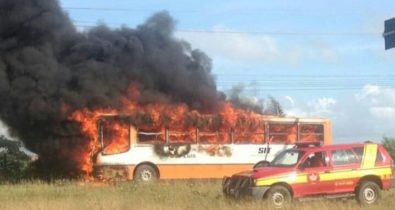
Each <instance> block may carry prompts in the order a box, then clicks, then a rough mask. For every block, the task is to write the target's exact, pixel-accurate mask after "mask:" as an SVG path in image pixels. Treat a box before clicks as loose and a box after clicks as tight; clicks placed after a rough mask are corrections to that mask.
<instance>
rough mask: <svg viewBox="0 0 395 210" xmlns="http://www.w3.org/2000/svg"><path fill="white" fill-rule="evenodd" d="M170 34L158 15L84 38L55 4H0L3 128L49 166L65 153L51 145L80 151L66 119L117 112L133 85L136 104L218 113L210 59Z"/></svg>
mask: <svg viewBox="0 0 395 210" xmlns="http://www.w3.org/2000/svg"><path fill="white" fill-rule="evenodd" d="M174 28H175V21H174V20H173V19H172V18H171V17H170V15H169V14H168V13H167V12H160V13H157V14H154V15H153V16H152V17H150V18H148V19H147V20H146V22H145V23H143V24H141V25H139V26H137V27H136V28H128V27H122V28H119V29H115V30H113V29H110V28H108V27H107V26H105V25H99V26H97V27H94V28H92V29H89V30H87V31H83V32H81V31H78V30H77V29H76V27H75V26H74V25H73V24H72V22H71V20H70V18H69V17H68V15H67V14H66V13H65V12H64V11H63V10H62V9H61V8H60V6H59V3H58V1H56V0H0V118H1V120H3V121H4V122H5V123H6V124H7V125H8V126H9V127H10V131H11V134H12V135H13V136H14V137H18V138H19V139H21V140H23V142H24V143H25V145H26V146H27V148H29V149H30V150H32V151H34V152H36V153H38V154H39V155H41V158H44V159H45V157H51V158H48V160H54V158H53V155H52V156H51V155H47V154H49V153H51V154H52V153H53V154H55V156H56V157H62V156H61V155H62V153H61V152H58V151H53V150H51V149H48V148H52V147H53V146H48V145H56V146H57V147H67V146H68V147H83V146H84V142H83V140H81V139H83V138H82V137H81V136H80V135H81V134H80V129H79V126H78V125H76V124H74V123H73V122H69V121H68V117H69V115H70V113H72V112H73V111H75V110H78V109H80V108H82V107H87V108H91V109H94V108H99V107H115V108H117V107H119V106H120V104H119V97H120V96H122V95H125V94H126V91H127V89H128V86H129V85H130V84H131V83H138V84H139V86H140V88H141V89H142V95H141V97H140V98H139V99H138V100H139V102H140V103H150V102H153V101H157V100H165V101H174V102H183V103H186V104H188V105H189V106H190V107H191V108H193V109H197V110H200V111H202V112H210V111H212V110H214V109H216V107H217V103H218V102H219V101H220V100H223V99H224V96H223V94H222V93H221V92H218V91H217V89H216V84H215V81H214V78H213V76H212V74H211V60H210V58H209V57H208V56H207V55H206V54H204V53H203V52H201V51H199V50H195V49H192V48H191V46H190V45H189V44H188V43H187V42H185V41H181V40H178V39H177V38H175V37H174V36H173V32H174ZM85 143H86V142H85ZM66 145H67V146H66ZM63 162H64V161H63ZM59 163H60V162H56V161H54V164H53V165H54V166H55V165H56V166H57V165H59ZM72 165H73V164H72V163H70V167H72Z"/></svg>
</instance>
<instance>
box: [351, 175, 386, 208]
mask: <svg viewBox="0 0 395 210" xmlns="http://www.w3.org/2000/svg"><path fill="white" fill-rule="evenodd" d="M380 196H381V191H380V186H379V185H378V184H377V183H376V182H372V181H364V182H362V183H361V184H360V185H359V186H358V188H357V190H356V196H355V198H356V199H357V201H358V202H359V203H360V204H361V205H363V206H368V205H371V204H374V203H376V202H377V200H379V198H380Z"/></svg>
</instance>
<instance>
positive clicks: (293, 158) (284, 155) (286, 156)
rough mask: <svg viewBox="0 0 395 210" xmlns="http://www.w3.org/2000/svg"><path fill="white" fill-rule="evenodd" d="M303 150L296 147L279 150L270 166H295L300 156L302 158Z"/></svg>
mask: <svg viewBox="0 0 395 210" xmlns="http://www.w3.org/2000/svg"><path fill="white" fill-rule="evenodd" d="M303 154H304V151H301V150H297V149H289V150H285V151H283V152H280V153H279V154H278V155H277V156H276V157H275V158H274V159H273V161H272V162H271V163H270V166H272V167H292V166H295V165H296V164H297V163H298V161H299V160H300V158H302V156H303Z"/></svg>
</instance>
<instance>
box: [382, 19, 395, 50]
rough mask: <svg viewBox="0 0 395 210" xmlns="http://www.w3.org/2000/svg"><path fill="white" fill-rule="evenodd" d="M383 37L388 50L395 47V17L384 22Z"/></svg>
mask: <svg viewBox="0 0 395 210" xmlns="http://www.w3.org/2000/svg"><path fill="white" fill-rule="evenodd" d="M383 37H384V42H385V49H386V50H388V49H391V48H394V47H395V18H392V19H389V20H386V21H385V22H384V33H383Z"/></svg>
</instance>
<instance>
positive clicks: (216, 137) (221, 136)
mask: <svg viewBox="0 0 395 210" xmlns="http://www.w3.org/2000/svg"><path fill="white" fill-rule="evenodd" d="M199 143H201V144H230V143H231V138H230V133H229V132H226V131H222V132H221V131H205V130H203V131H199Z"/></svg>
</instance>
